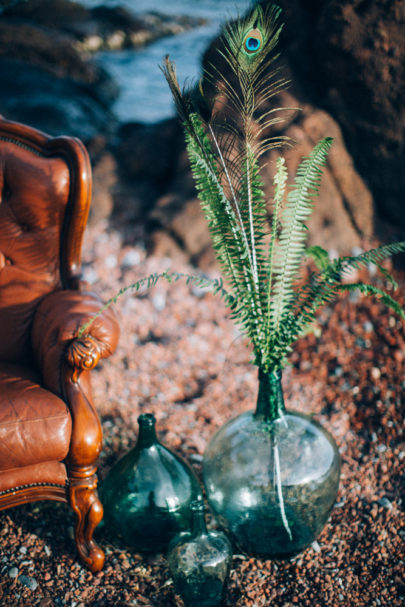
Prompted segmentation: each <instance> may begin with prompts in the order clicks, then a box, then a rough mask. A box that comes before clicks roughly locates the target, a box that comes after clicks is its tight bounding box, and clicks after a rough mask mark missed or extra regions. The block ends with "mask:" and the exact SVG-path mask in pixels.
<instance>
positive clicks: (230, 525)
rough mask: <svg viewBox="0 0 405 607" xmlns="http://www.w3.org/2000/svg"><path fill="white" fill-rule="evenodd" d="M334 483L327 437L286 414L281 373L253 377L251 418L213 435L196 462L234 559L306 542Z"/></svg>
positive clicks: (332, 449) (290, 550)
mask: <svg viewBox="0 0 405 607" xmlns="http://www.w3.org/2000/svg"><path fill="white" fill-rule="evenodd" d="M339 475H340V457H339V453H338V450H337V447H336V444H335V442H334V440H333V438H332V436H331V435H330V434H329V433H328V432H327V431H326V430H325V429H324V428H322V426H321V425H320V424H318V423H317V422H316V421H314V420H312V419H311V418H310V417H309V416H307V415H303V414H302V413H297V412H295V411H289V410H286V409H285V406H284V398H283V391H282V386H281V373H280V372H276V373H271V374H265V373H263V372H261V371H259V392H258V398H257V405H256V410H255V411H248V412H246V413H243V414H242V415H239V416H238V417H236V418H234V419H232V420H230V421H229V422H228V423H227V424H225V426H223V427H222V428H220V429H219V430H218V432H217V433H216V434H215V435H214V437H213V438H212V439H211V441H210V443H209V445H208V447H207V449H206V452H205V454H204V460H203V477H204V484H205V487H206V491H207V497H208V501H209V503H210V505H211V507H212V509H213V511H214V513H215V515H216V518H217V520H218V522H219V523H220V524H221V526H222V527H223V528H224V529H225V530H226V531H227V533H228V534H229V536H230V537H231V539H232V541H233V543H234V544H235V545H236V546H237V547H238V549H239V550H240V551H242V552H247V553H249V554H253V555H257V556H264V557H268V558H272V557H283V556H291V555H294V554H296V553H298V552H300V551H301V550H303V549H304V548H306V547H307V546H309V545H310V544H311V543H312V542H313V540H314V539H315V538H316V537H317V535H318V534H319V533H320V532H321V530H322V528H323V526H324V525H325V523H326V521H327V518H328V516H329V513H330V511H331V509H332V507H333V504H334V502H335V499H336V494H337V490H338V484H339Z"/></svg>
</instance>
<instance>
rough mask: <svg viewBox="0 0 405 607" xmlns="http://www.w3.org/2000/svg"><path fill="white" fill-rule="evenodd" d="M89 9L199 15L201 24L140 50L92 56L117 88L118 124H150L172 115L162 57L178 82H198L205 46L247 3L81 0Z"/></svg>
mask: <svg viewBox="0 0 405 607" xmlns="http://www.w3.org/2000/svg"><path fill="white" fill-rule="evenodd" d="M81 3H82V4H84V5H86V6H88V7H94V6H98V5H100V4H104V5H105V6H110V7H113V6H125V7H126V8H127V9H129V10H130V11H131V12H133V13H134V14H142V13H146V12H151V11H157V12H160V13H164V14H167V15H173V16H174V15H187V16H190V17H201V18H203V19H204V20H206V23H205V24H204V25H201V26H198V27H196V28H194V29H192V30H190V31H187V32H184V33H183V34H178V35H176V36H166V37H164V38H161V39H159V40H157V41H155V42H153V43H152V44H148V45H147V46H145V47H143V48H141V49H126V50H123V51H111V52H100V53H98V54H97V56H96V61H97V62H99V63H100V64H101V65H102V66H103V67H104V68H105V69H106V70H107V72H108V73H110V74H111V75H112V76H113V78H114V80H115V81H116V82H117V84H118V86H119V88H120V94H119V97H118V99H117V100H116V102H115V104H114V106H113V108H112V109H113V111H114V112H115V114H116V115H117V117H118V118H119V120H121V121H123V122H130V121H136V122H144V123H153V122H157V121H159V120H163V119H165V118H169V117H171V116H173V115H174V107H173V103H172V98H171V93H170V91H169V87H168V86H167V83H166V80H165V78H164V76H163V74H162V72H161V71H160V69H159V65H160V64H161V63H162V60H163V58H164V56H165V55H167V54H168V55H170V58H171V59H172V60H173V61H175V63H176V66H177V74H178V78H179V82H180V84H183V83H184V82H185V81H189V82H190V81H191V82H193V81H197V80H198V79H199V77H200V75H201V59H202V55H203V53H204V51H205V50H206V48H207V46H208V45H209V43H210V42H211V41H212V40H213V39H214V38H215V36H217V35H218V33H219V32H220V29H221V25H222V24H223V23H225V22H226V21H227V20H228V19H231V18H235V17H236V16H237V15H238V14H243V13H244V11H245V10H246V9H247V8H248V7H249V5H250V4H251V2H250V1H249V0H104V1H103V0H82V2H81Z"/></svg>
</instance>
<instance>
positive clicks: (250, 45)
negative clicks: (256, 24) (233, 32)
mask: <svg viewBox="0 0 405 607" xmlns="http://www.w3.org/2000/svg"><path fill="white" fill-rule="evenodd" d="M262 46H263V36H262V34H261V32H260V30H259V29H257V28H254V29H252V30H250V31H248V33H247V34H246V36H245V38H244V40H243V48H244V49H245V51H246V52H247V53H248V54H249V55H253V54H254V53H257V52H258V51H260V49H261V48H262Z"/></svg>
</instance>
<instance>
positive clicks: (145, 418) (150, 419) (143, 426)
mask: <svg viewBox="0 0 405 607" xmlns="http://www.w3.org/2000/svg"><path fill="white" fill-rule="evenodd" d="M138 424H139V434H138V442H137V446H138V447H140V448H141V449H144V448H146V447H150V446H151V445H153V444H155V443H156V442H157V436H156V429H155V424H156V419H155V417H154V415H152V414H151V413H144V414H142V415H140V416H139V417H138Z"/></svg>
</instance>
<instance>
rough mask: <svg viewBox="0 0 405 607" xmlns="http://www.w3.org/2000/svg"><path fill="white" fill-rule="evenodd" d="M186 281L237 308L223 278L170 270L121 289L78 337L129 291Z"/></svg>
mask: <svg viewBox="0 0 405 607" xmlns="http://www.w3.org/2000/svg"><path fill="white" fill-rule="evenodd" d="M184 279H185V281H186V284H187V285H189V284H194V285H195V286H197V287H200V288H201V289H210V290H211V291H212V292H213V293H214V294H215V295H219V296H220V297H221V298H222V299H223V300H224V302H225V304H226V306H227V307H228V308H230V310H234V309H235V308H236V306H237V300H236V298H235V297H234V296H233V295H232V294H231V293H229V292H228V291H227V290H226V289H225V288H224V285H223V281H222V279H221V278H214V279H211V278H208V277H207V276H199V275H194V274H185V273H182V272H170V271H168V270H164V272H160V273H158V272H153V273H152V274H149V275H148V276H144V277H143V278H140V279H139V280H137V281H135V282H133V283H131V284H130V285H127V286H125V287H122V289H120V290H119V291H118V293H116V294H115V295H114V296H113V297H110V299H108V300H107V301H106V303H105V304H104V305H103V306H102V307H101V308H100V309H99V310H98V312H97V313H96V314H94V316H92V317H91V318H89V320H88V321H87V322H86V323H85V324H83V325H82V326H81V327H80V328H79V331H78V337H83V335H85V334H86V333H87V331H88V330H89V329H90V327H91V325H92V324H93V323H94V321H95V320H96V319H97V318H98V317H99V316H101V314H102V313H103V312H105V310H108V308H110V307H111V306H112V305H113V304H115V303H117V301H118V299H119V298H120V297H122V295H124V294H125V293H127V292H128V291H135V292H138V291H140V290H141V289H142V288H143V287H145V288H146V289H150V288H152V287H154V286H155V285H156V284H157V283H158V282H159V281H160V280H166V281H167V282H169V283H172V282H177V281H179V280H184Z"/></svg>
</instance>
